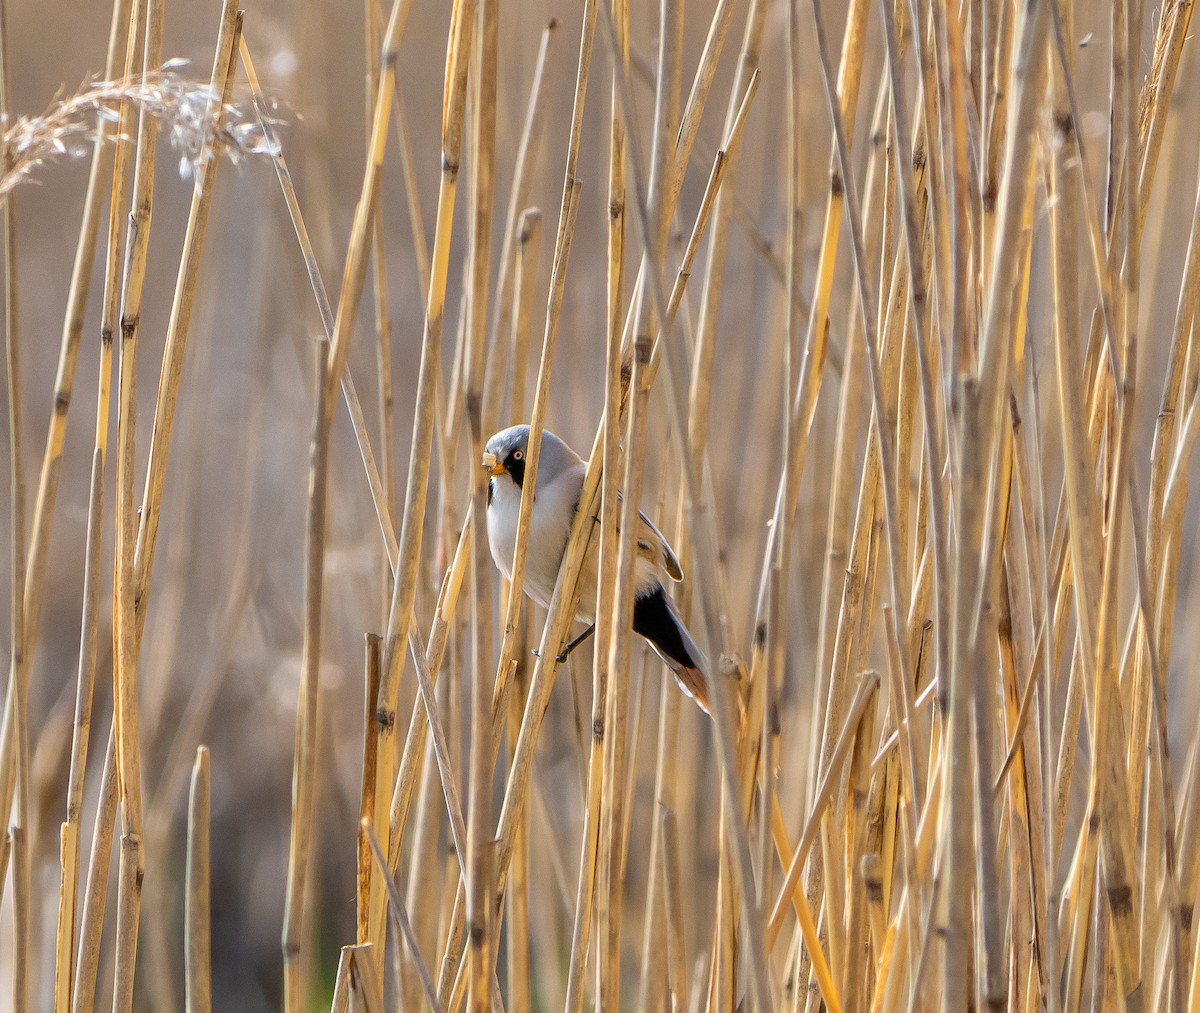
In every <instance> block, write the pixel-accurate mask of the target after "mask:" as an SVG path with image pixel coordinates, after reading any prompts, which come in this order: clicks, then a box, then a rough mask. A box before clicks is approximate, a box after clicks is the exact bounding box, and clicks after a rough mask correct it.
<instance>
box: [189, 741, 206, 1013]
mask: <svg viewBox="0 0 1200 1013" xmlns="http://www.w3.org/2000/svg"><path fill="white" fill-rule="evenodd" d="M210 792H211V788H210V784H209V755H208V747H207V746H200V747H199V748H197V750H196V765H195V766H194V767H193V768H192V787H191V793H190V795H189V796H188V839H187V888H186V893H185V896H186V907H185V914H184V938H185V953H186V957H187V960H186V973H185V984H186V987H185V993H186V996H187V1011H188V1013H209V1011H210V1010H211V1009H212V941H211V926H210V915H209V879H210V872H209V822H208V821H209V795H210Z"/></svg>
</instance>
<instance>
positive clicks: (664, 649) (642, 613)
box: [633, 587, 700, 668]
mask: <svg viewBox="0 0 1200 1013" xmlns="http://www.w3.org/2000/svg"><path fill="white" fill-rule="evenodd" d="M633 631H634V632H635V633H637V634H640V635H641V636H643V637H645V638H646V639H647V640H649V641H650V643H652V644H653V645H654V646H655V647H656V648H658V651H659V653H660V654H662V655H663V657H665V658H667V659H668V660H670V661H673V662H675V663H676V664H678V665H683V666H684V667H685V668H699V667H700V665H699V662H698V660H697V659H696V658H693V657H692V654H691V652H690V651H689V650H688V647H687V644H686V642H685V641H684V638H683V634H682V633H681V632H680V629H679V620H678V619H677V618H676V617H675V613H674V612H673V611H672V610H671V606H670V605H668V604H667V598H666V593H665V592H664V591H663V589H662V588H661V587H656V588H655V589H654V590H653V591H651V592H650V594H648V595H646V596H645V597H644V598H638V599H637V601H635V602H634V603H633Z"/></svg>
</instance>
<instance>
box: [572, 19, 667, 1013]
mask: <svg viewBox="0 0 1200 1013" xmlns="http://www.w3.org/2000/svg"><path fill="white" fill-rule="evenodd" d="M614 15H615V22H616V27H617V37H618V40H619V49H620V60H621V64H622V66H624V67H626V68H627V67H628V64H629V5H628V3H625V2H619V3H617V4H615V5H614ZM615 89H616V84H615V83H614V84H612V85H611V87H610V111H609V133H608V138H609V151H608V223H607V224H608V228H607V236H606V239H607V259H606V271H605V292H606V313H605V374H604V411H605V414H604V424H603V437H602V439H603V443H602V449H601V450H600V452H601V453H602V454H603V461H604V473H603V477H602V483H603V484H602V487H601V492H600V546H599V549H598V552H599V568H598V575H597V581H598V585H597V588H596V623H595V627H596V628H595V641H596V642H595V647H594V649H593V655H592V659H593V660H592V703H591V736H590V739H589V747H588V759H587V772H586V778H587V780H586V788H585V801H584V822H583V832H582V835H581V843H580V853H579V876H578V886H577V890H576V895H575V912H574V917H573V924H572V930H571V952H570V960H569V964H568V975H567V994H566V1002H565V1007H566V1009H568V1010H578V1009H582V1008H583V991H584V977H585V975H586V973H587V964H588V954H589V948H590V943H591V936H592V929H593V921H594V920H595V918H596V913H595V912H596V882H597V878H598V876H599V875H602V870H601V869H600V867H599V866H598V864H597V858H598V855H599V851H600V833H601V819H602V814H601V805H602V794H601V793H602V785H603V773H604V758H605V753H606V748H607V747H606V743H607V739H608V736H609V734H610V731H609V724H608V721H607V719H606V710H607V707H608V699H609V691H608V680H609V659H610V657H611V654H612V649H613V642H614V613H613V596H614V593H615V588H616V565H617V474H618V471H617V469H618V467H619V460H620V431H619V427H620V422H619V420H620V417H621V407H620V406H621V398H622V391H623V380H622V376H621V335H622V330H623V324H622V306H623V302H624V294H625V128H624V124H623V122H622V120H621V117H620V115H619V113H618V109H617V103H618V99H617V96H616V92H615ZM593 453H596V450H593ZM651 917H653V913H652V914H651Z"/></svg>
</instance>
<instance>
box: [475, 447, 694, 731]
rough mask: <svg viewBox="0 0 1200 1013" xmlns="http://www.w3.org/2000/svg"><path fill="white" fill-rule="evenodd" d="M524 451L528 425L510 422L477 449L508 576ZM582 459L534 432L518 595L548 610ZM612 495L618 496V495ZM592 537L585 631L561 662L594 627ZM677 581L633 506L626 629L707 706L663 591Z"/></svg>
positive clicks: (582, 607)
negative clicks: (533, 473) (536, 440)
mask: <svg viewBox="0 0 1200 1013" xmlns="http://www.w3.org/2000/svg"><path fill="white" fill-rule="evenodd" d="M528 455H529V426H527V425H519V426H510V427H509V428H507V429H502V430H500V432H498V433H496V434H495V435H494V436H492V437H491V438H490V439H488V441H487V443H485V444H484V450H483V461H482V464H483V467H484V468H485V469H486V470H487V471H488V473H489V478H488V506H487V532H488V544H489V546H490V548H491V551H492V559H493V560H494V561H495V563H496V568H497V569H498V570H499V571H500V572H501V573H502V574H503V575H504V577H505V578H506V579H508V580H511V579H512V565H513V555H514V552H515V549H516V544H517V519H518V516H519V514H520V510H521V491H522V488H523V487H524V484H525V465H526V459H527V457H528ZM585 472H586V464H585V463H584V461H583V460H582V459H581V458H580V457H579V455H578V454H576V453H575V451H573V450H572V449H571V448H570V447H569V446H567V444H566V443H565V442H564V441H563V440H561V439H560V438H559V437H558V436H556V435H555V434H554V433H552V432H550V431H549V430H548V429H547V430H543V431H542V445H541V450H540V452H539V456H538V472H537V489H536V491H535V493H534V499H533V514H532V517H531V519H530V524H529V549H528V552H527V554H526V557H525V593H526V594H527V595H528V596H529V597H530V598H532V599H533V600H534V601H535V602H537V603H538V604H539V605H542V606H546V607H548V606H549V604H550V599H551V597H552V596H553V594H554V585H555V582H556V581H557V579H558V570H559V567H560V565H561V564H562V559H563V553H564V552H565V551H566V547H567V538H568V536H569V535H570V532H571V523H572V521H573V520H574V518H575V512H576V510H578V509H579V500H580V497H581V496H582V494H583V479H584V474H585ZM618 495H619V493H618ZM598 566H599V542H598V540H593V541H592V543H591V545H590V546H589V548H588V551H587V556H586V557H585V559H584V564H583V569H582V571H581V575H580V583H579V591H580V593H579V605H578V607H577V609H576V611H575V618H576V619H577V620H578V621H580V622H583V623H587V624H588V628H587V629H586V630H584V632H583V633H582V634H581V635H580V636H578V637H576V638H575V639H574V640H573V641H571V643H570V644H568V645H567V647H566V649H565V650H564V652H563V654H562V655H561V656H560V657H559V660H560V661H562V660H564V658H565V657H566V655H567V654H569V653H570V652H571V651H572V650H574V648H576V647H577V646H578V645H579V644H581V643H582V642H583V641H584V640H586V639H587V638H588V636H590V635H591V633H592V632H593V631H594V630H595V623H596V576H597V571H598ZM682 580H683V568H682V567H681V566H680V565H679V559H678V557H677V556H676V555H675V551H674V550H673V549H672V548H671V546H670V544H669V543H668V542H667V540H666V538H664V537H663V535H662V532H660V531H659V530H658V528H656V527H655V526H654V525H653V524H652V523H651V522H650V519H649V518H648V517H647V516H646V515H645V514H644V513H642V512H641V511H640V510H639V511H638V532H637V560H636V562H635V564H634V604H633V630H634V632H635V633H637V634H639V635H640V636H641V637H643V638H644V639H645V640H646V641H647V642H648V643H649V644H650V646H651V647H652V648H654V651H655V653H657V654H658V655H659V657H661V658H662V659H663V661H665V662H666V663H667V666H668V667H669V668H670V669H671V671H672V672H673V673H674V675H675V679H676V681H677V682H678V683H679V687H680V688H681V689H682V690H683V692H684V693H686V694H687V695H688V696H689V697H691V698H692V699H693V700H695V701H696V703H697V704H699V706H700V707H701V709H703V710H704V711H705V713H711V711H710V710H709V694H708V680H707V677H706V676H705V674H704V673H705V669H706V667H707V666H706V662H705V660H704V656H703V654H702V653H701V651H700V648H699V647H697V646H696V641H695V640H694V639H693V638H692V635H691V633H689V632H688V628H687V626H686V625H685V624H684V622H683V619H682V618H681V617H680V615H679V611H678V610H677V609H676V607H675V603H674V601H672V599H671V596H670V594H669V593H668V591H667V586H668V581H671V582H675V583H678V582H680V581H682Z"/></svg>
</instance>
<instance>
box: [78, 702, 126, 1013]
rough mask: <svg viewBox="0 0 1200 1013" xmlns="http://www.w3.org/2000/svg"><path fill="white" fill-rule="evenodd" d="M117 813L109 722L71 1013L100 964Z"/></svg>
mask: <svg viewBox="0 0 1200 1013" xmlns="http://www.w3.org/2000/svg"><path fill="white" fill-rule="evenodd" d="M116 815H117V765H116V727H115V724H110V725H109V730H108V746H107V749H106V750H105V754H104V771H103V773H102V774H101V778H100V800H99V802H98V804H97V806H96V819H95V823H94V825H93V829H92V850H91V855H90V858H89V859H88V874H87V885H86V887H85V889H84V899H83V910H82V912H81V914H80V919H79V956H78V958H77V959H76V961H75V970H76V973H75V982H74V992H73V993H72V996H71V1010H72V1013H87V1011H90V1010H91V1009H92V1008H93V1005H94V1000H95V996H96V974H97V970H98V968H99V965H100V941H101V933H102V932H103V930H104V908H105V904H106V901H107V899H108V874H109V866H110V865H111V859H112V843H113V827H114V825H115V821H116Z"/></svg>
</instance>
